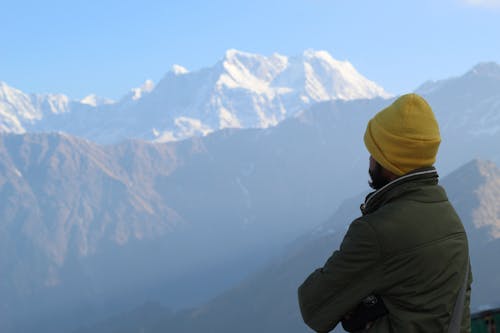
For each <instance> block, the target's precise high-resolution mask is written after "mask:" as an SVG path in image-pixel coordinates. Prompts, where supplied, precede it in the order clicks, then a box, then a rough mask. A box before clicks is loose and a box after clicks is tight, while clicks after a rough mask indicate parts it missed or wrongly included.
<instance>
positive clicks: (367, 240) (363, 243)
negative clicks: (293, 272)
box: [298, 220, 380, 332]
mask: <svg viewBox="0 0 500 333" xmlns="http://www.w3.org/2000/svg"><path fill="white" fill-rule="evenodd" d="M379 259H380V249H379V246H378V243H377V238H376V234H375V231H374V230H373V229H372V227H371V226H370V225H369V223H368V222H366V221H363V220H355V221H354V222H352V223H351V225H350V227H349V230H348V231H347V233H346V235H345V236H344V239H343V241H342V244H341V245H340V249H339V250H338V251H335V252H334V253H333V254H332V256H331V257H330V258H329V259H328V260H327V262H326V263H325V265H324V266H323V267H322V268H318V269H317V270H316V271H314V272H313V273H312V274H311V275H310V276H309V277H308V278H307V279H306V280H305V281H304V283H302V285H301V286H300V287H299V290H298V294H299V305H300V311H301V314H302V317H303V319H304V322H305V323H306V324H307V325H308V326H309V327H311V328H312V329H313V330H315V331H316V332H329V331H331V330H332V329H334V328H335V326H337V324H338V322H339V321H340V320H341V319H342V317H343V316H344V315H345V314H346V313H347V312H349V311H351V310H352V309H353V308H354V307H355V306H356V305H357V304H359V303H360V302H361V301H362V300H363V299H364V298H365V297H366V296H369V295H370V294H371V293H373V292H374V290H375V289H376V286H377V280H378V279H377V275H378V271H379V269H380V267H378V266H379V265H377V263H378V262H379Z"/></svg>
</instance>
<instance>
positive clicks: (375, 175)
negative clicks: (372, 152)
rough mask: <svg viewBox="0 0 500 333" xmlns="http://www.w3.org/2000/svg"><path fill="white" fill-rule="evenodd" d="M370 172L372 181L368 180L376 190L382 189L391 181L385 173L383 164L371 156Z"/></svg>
mask: <svg viewBox="0 0 500 333" xmlns="http://www.w3.org/2000/svg"><path fill="white" fill-rule="evenodd" d="M368 173H369V174H370V181H369V182H368V185H370V187H371V188H372V189H374V190H379V189H381V188H382V187H384V186H385V185H387V184H389V183H390V181H391V180H390V179H389V178H388V177H386V176H385V175H384V168H382V166H381V165H380V164H379V163H378V162H377V161H375V159H374V158H373V157H371V156H370V168H369V169H368Z"/></svg>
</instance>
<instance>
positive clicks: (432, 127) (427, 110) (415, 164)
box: [364, 94, 441, 176]
mask: <svg viewBox="0 0 500 333" xmlns="http://www.w3.org/2000/svg"><path fill="white" fill-rule="evenodd" d="M364 141H365V145H366V148H367V149H368V151H369V152H370V154H371V155H372V156H373V158H374V159H375V160H376V161H377V162H379V163H380V164H381V165H382V166H383V167H384V168H385V169H387V170H389V171H391V172H392V173H394V174H396V175H398V176H401V175H404V174H406V173H408V172H410V171H412V170H415V169H418V168H422V167H427V166H432V165H433V164H434V162H435V161H436V155H437V151H438V148H439V144H440V143H441V137H440V135H439V126H438V123H437V121H436V118H435V116H434V113H433V112H432V109H431V107H430V106H429V104H427V102H426V101H425V100H424V99H423V98H422V97H420V96H419V95H416V94H408V95H403V96H401V97H399V98H398V99H397V100H396V101H394V103H392V104H391V105H390V106H389V107H387V108H385V109H384V110H382V111H380V112H379V113H377V114H376V115H375V117H373V118H372V119H371V120H370V121H369V122H368V126H367V128H366V132H365V137H364Z"/></svg>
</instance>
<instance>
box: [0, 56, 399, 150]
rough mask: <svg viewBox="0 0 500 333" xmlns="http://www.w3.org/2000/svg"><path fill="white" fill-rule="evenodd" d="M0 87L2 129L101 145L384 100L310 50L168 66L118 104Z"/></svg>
mask: <svg viewBox="0 0 500 333" xmlns="http://www.w3.org/2000/svg"><path fill="white" fill-rule="evenodd" d="M0 88H1V92H0V126H1V127H0V131H2V132H14V133H24V132H31V131H62V132H66V133H69V134H73V135H77V136H81V137H85V138H87V139H90V140H93V141H97V142H101V143H102V142H105V143H109V142H117V141H120V140H123V139H129V138H139V139H145V140H154V141H160V142H162V141H172V140H178V139H184V138H187V137H191V136H196V135H206V134H208V133H210V132H212V131H215V130H218V129H222V128H266V127H269V126H274V125H276V124H278V123H279V122H281V121H282V120H284V119H286V118H288V117H291V116H294V115H297V114H298V113H299V112H301V111H303V110H305V109H306V108H307V107H308V106H309V105H311V104H313V103H316V102H320V101H327V100H354V99H370V98H375V97H383V98H386V97H390V95H389V94H388V93H387V92H385V91H384V89H383V88H381V87H380V86H378V85H377V84H375V83H374V82H372V81H370V80H368V79H366V78H365V77H363V76H362V75H361V74H360V73H358V72H357V71H356V69H355V68H354V67H353V66H352V64H350V63H349V62H348V61H339V60H336V59H334V58H333V57H332V56H331V55H330V54H328V52H326V51H313V50H306V51H305V52H303V54H301V55H300V56H295V57H287V56H283V55H279V54H273V55H271V56H263V55H258V54H251V53H246V52H241V51H237V50H228V51H227V52H226V53H225V55H224V58H223V59H222V60H220V61H219V62H217V63H216V64H215V65H214V66H212V67H209V68H203V69H201V70H197V71H193V72H190V71H188V70H187V69H186V68H184V67H182V66H180V65H174V66H173V67H172V69H171V70H170V71H169V72H168V73H167V74H166V75H165V76H164V78H163V79H162V80H160V82H158V84H157V85H156V86H155V85H154V84H153V82H152V81H150V80H148V81H146V82H145V83H144V84H143V85H142V86H141V87H139V88H133V89H131V91H130V92H129V93H128V94H126V95H125V96H124V97H123V98H122V99H120V100H119V101H118V102H116V103H113V101H111V100H109V99H105V98H99V97H96V96H95V95H89V96H87V97H85V98H84V99H82V100H80V101H70V99H69V98H68V97H67V96H64V95H35V94H32V95H28V94H25V93H23V92H21V91H19V90H17V89H14V88H10V87H9V86H7V85H6V84H2V85H1V86H0ZM62 114H64V115H63V116H62V117H61V116H59V115H62Z"/></svg>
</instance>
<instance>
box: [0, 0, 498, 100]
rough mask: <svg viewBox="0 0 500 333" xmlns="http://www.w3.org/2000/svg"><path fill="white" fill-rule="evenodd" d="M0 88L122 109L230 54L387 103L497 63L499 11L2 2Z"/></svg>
mask: <svg viewBox="0 0 500 333" xmlns="http://www.w3.org/2000/svg"><path fill="white" fill-rule="evenodd" d="M0 22H1V26H2V29H1V30H0V31H1V42H0V81H4V82H6V83H7V84H9V85H10V86H14V87H16V88H19V89H21V90H23V91H25V92H30V93H31V92H39V93H45V92H54V93H55V92H58V93H64V94H67V95H69V96H70V97H71V98H74V99H79V98H82V97H84V96H86V95H88V94H90V93H95V94H97V95H99V96H103V97H110V98H114V99H117V98H119V97H120V96H122V95H123V94H125V93H126V92H127V91H128V90H129V89H130V88H133V87H137V86H140V85H141V84H142V82H143V81H145V80H146V79H152V80H153V81H154V82H158V81H159V80H160V79H161V78H162V77H163V76H164V75H165V73H166V72H167V71H168V70H169V69H170V68H171V66H172V65H173V64H180V65H183V66H184V67H187V68H188V69H189V70H196V69H200V68H202V67H207V66H212V65H213V64H214V63H215V62H217V61H218V60H220V59H221V58H222V57H223V55H224V52H225V50H226V49H229V48H236V49H239V50H242V51H247V52H253V53H260V54H264V55H270V54H272V53H274V52H278V53H281V54H284V55H298V54H301V53H302V52H303V50H305V49H308V48H313V49H317V50H327V51H328V52H330V53H331V54H332V56H333V57H334V58H336V59H339V60H349V61H350V62H351V63H352V64H353V65H354V66H355V67H356V68H357V69H358V70H359V71H360V72H361V73H362V74H363V75H365V76H366V77H367V78H369V79H371V80H374V81H375V82H377V83H378V84H380V85H382V86H383V87H384V88H385V89H386V90H388V91H389V92H392V93H396V94H399V93H403V92H407V91H411V90H413V89H415V88H416V87H417V86H418V85H420V84H421V83H423V82H424V81H426V80H429V79H443V78H448V77H451V76H458V75H461V74H463V73H464V72H466V71H467V70H469V69H470V68H471V67H472V66H474V65H475V64H477V63H478V62H482V61H496V62H499V63H500V0H418V1H413V0H377V1H373V0H282V1H274V0H251V1H247V0H245V1H238V0H206V1H205V0H203V1H202V0H199V1H190V0H183V1H173V0H163V1H150V0H143V1H129V0H120V1H116V0H100V1H95V0H87V1H81V0H74V1H67V0H45V1H44V0H38V1H24V0H16V1H12V0H10V1H5V0H0Z"/></svg>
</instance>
